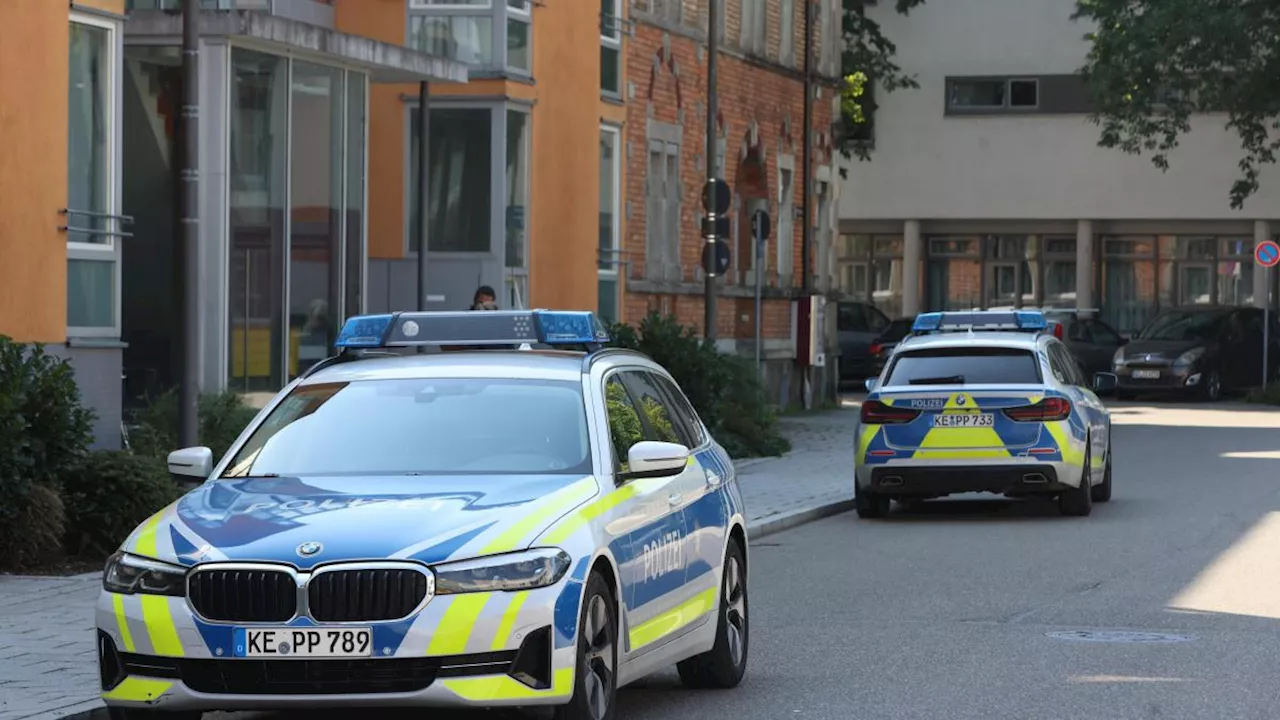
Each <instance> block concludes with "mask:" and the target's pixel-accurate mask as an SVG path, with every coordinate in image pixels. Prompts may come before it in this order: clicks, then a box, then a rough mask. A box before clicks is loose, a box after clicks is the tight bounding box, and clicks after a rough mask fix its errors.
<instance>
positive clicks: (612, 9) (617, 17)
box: [600, 0, 622, 97]
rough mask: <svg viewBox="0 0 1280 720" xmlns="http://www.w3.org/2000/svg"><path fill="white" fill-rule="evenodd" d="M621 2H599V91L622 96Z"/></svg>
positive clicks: (614, 0)
mask: <svg viewBox="0 0 1280 720" xmlns="http://www.w3.org/2000/svg"><path fill="white" fill-rule="evenodd" d="M620 9H621V0H600V91H601V92H603V93H606V94H608V95H611V96H619V97H620V96H621V95H622V13H621V12H619V11H620Z"/></svg>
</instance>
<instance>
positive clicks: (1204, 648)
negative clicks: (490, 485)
mask: <svg viewBox="0 0 1280 720" xmlns="http://www.w3.org/2000/svg"><path fill="white" fill-rule="evenodd" d="M1187 407H1188V408H1190V409H1178V408H1176V407H1170V406H1165V407H1163V408H1161V409H1158V410H1155V409H1151V408H1150V407H1149V406H1145V405H1138V404H1134V403H1126V404H1119V405H1118V406H1117V407H1116V408H1114V410H1113V418H1114V422H1115V430H1114V431H1115V442H1116V449H1115V475H1114V477H1115V496H1114V499H1113V500H1112V502H1110V503H1107V504H1105V505H1096V506H1095V507H1094V512H1093V515H1092V516H1091V517H1088V518H1063V517H1060V516H1059V515H1058V512H1057V508H1056V505H1054V504H1052V503H1043V502H1040V503H1036V502H1016V503H1015V502H1007V501H1000V500H984V499H972V498H963V499H953V500H940V501H934V502H930V503H926V504H924V505H923V506H922V508H921V509H920V510H918V511H914V512H904V511H902V510H901V509H896V510H895V512H894V513H893V514H892V515H891V516H890V517H888V518H886V519H884V520H877V521H864V520H859V519H857V518H856V517H855V516H854V515H852V514H847V515H840V516H836V517H833V518H829V519H827V520H824V521H820V522H817V523H814V524H811V525H807V526H803V527H800V528H797V529H794V530H791V531H788V532H785V533H781V534H778V535H774V536H771V537H768V538H765V539H762V540H761V541H759V542H756V543H754V544H753V545H752V555H751V570H750V572H751V581H750V582H751V585H750V587H751V619H752V630H753V633H752V643H751V658H750V668H749V670H748V673H747V677H746V679H745V680H744V682H743V684H742V686H741V687H739V688H738V689H736V690H732V691H727V692H707V691H688V690H684V689H683V688H681V687H680V685H679V681H678V680H677V678H676V676H675V673H674V672H666V673H661V674H659V675H656V676H653V677H651V678H648V679H646V680H644V681H642V682H640V683H638V684H636V685H633V686H631V687H629V688H627V689H625V690H623V691H622V693H621V706H620V713H619V720H659V719H662V720H666V719H667V718H671V717H699V718H707V719H712V718H717V719H718V718H733V719H734V720H780V719H783V718H814V719H826V718H830V719H831V720H837V719H839V720H848V719H850V718H854V719H857V718H869V719H877V718H886V719H899V718H945V719H946V720H962V719H968V718H974V719H975V720H976V719H979V718H980V719H982V720H992V719H996V718H1001V719H1002V718H1010V719H1017V720H1022V719H1032V718H1033V719H1035V720H1057V719H1060V718H1061V719H1065V718H1071V719H1075V718H1081V719H1089V720H1092V719H1095V718H1096V719H1099V720H1127V719H1129V718H1161V719H1166V718H1173V719H1177V720H1184V719H1192V718H1207V719H1212V720H1229V719H1234V718H1258V719H1259V720H1273V719H1274V718H1277V717H1280V684H1277V683H1276V682H1275V678H1276V675H1277V672H1280V651H1277V649H1276V648H1280V513H1278V512H1277V510H1280V462H1278V461H1280V414H1277V413H1254V412H1250V411H1249V410H1248V409H1247V408H1239V407H1237V408H1231V407H1226V408H1222V409H1209V410H1206V409H1203V408H1196V407H1194V406H1187ZM988 497H990V496H988ZM1135 631H1136V632H1137V633H1145V634H1135ZM1108 632H1128V633H1129V634H1128V635H1110V636H1108V635H1105V634H1102V633H1108ZM1054 633H1060V634H1061V635H1060V636H1054V635H1053V634H1054ZM1157 633H1158V635H1156V634H1157ZM1157 641H1159V642H1157ZM209 717H214V716H209ZM220 717H224V718H225V717H230V716H220ZM235 717H237V718H244V717H248V716H245V715H239V716H235ZM258 717H264V716H258ZM272 717H287V716H272ZM299 717H301V716H299ZM307 717H315V716H314V715H308V716H307ZM335 717H337V715H335ZM406 717H407V716H406ZM418 717H421V715H418ZM432 717H436V718H445V717H446V716H444V715H432ZM448 717H449V718H450V719H451V720H452V718H454V717H455V716H453V715H449V716H448ZM458 717H459V718H460V720H461V718H462V717H471V718H476V717H490V716H488V715H484V716H476V715H467V716H458Z"/></svg>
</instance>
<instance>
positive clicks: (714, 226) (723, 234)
mask: <svg viewBox="0 0 1280 720" xmlns="http://www.w3.org/2000/svg"><path fill="white" fill-rule="evenodd" d="M702 237H704V238H710V237H717V238H727V237H729V216H728V215H717V216H715V217H705V216H704V217H703V218H702Z"/></svg>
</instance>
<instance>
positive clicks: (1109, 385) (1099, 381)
mask: <svg viewBox="0 0 1280 720" xmlns="http://www.w3.org/2000/svg"><path fill="white" fill-rule="evenodd" d="M1116 382H1117V378H1116V376H1115V373H1108V372H1100V373H1094V374H1093V392H1094V393H1096V394H1097V395H1098V396H1099V397H1102V396H1106V395H1111V394H1114V393H1115V391H1116Z"/></svg>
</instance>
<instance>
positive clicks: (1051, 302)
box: [1040, 236, 1076, 307]
mask: <svg viewBox="0 0 1280 720" xmlns="http://www.w3.org/2000/svg"><path fill="white" fill-rule="evenodd" d="M1040 243H1041V246H1040V258H1041V260H1040V262H1041V265H1042V268H1043V274H1044V278H1043V279H1042V280H1041V287H1042V288H1043V289H1042V291H1041V292H1042V295H1041V301H1040V302H1041V304H1043V305H1044V306H1045V307H1075V306H1076V239H1075V238H1073V237H1052V236H1050V237H1042V238H1040Z"/></svg>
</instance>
